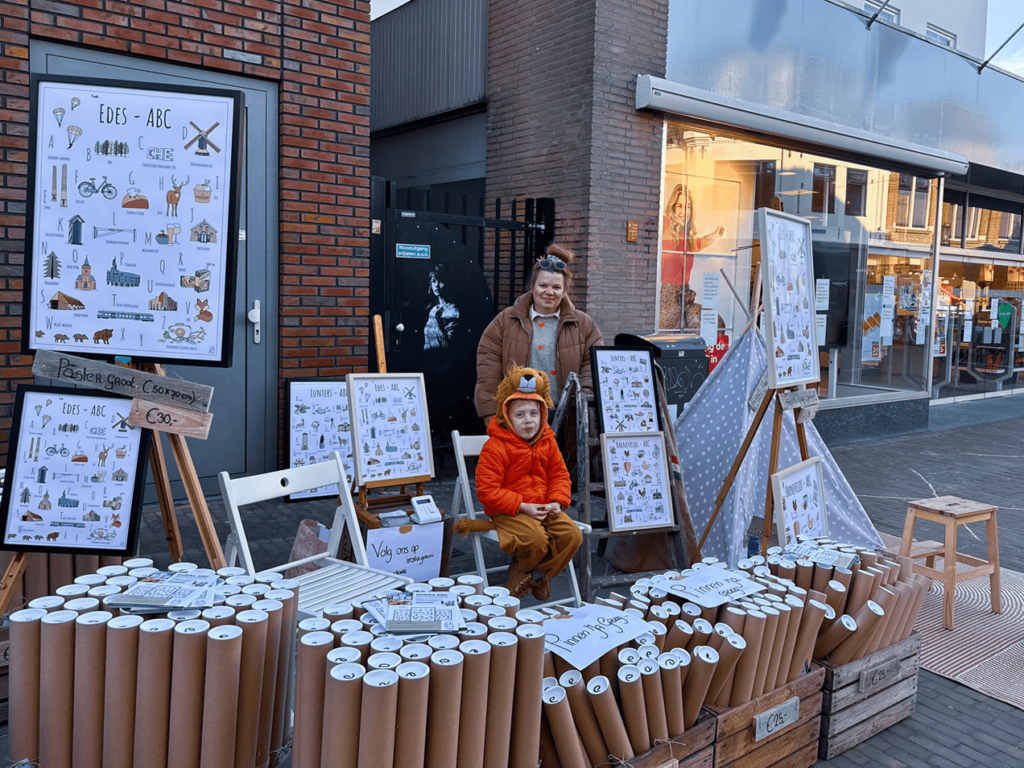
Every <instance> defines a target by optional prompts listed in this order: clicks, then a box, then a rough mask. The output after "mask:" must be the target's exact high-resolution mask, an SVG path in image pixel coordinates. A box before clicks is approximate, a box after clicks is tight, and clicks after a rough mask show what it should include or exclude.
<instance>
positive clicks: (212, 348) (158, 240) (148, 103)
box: [24, 76, 242, 366]
mask: <svg viewBox="0 0 1024 768" xmlns="http://www.w3.org/2000/svg"><path fill="white" fill-rule="evenodd" d="M241 109H242V93H241V92H240V91H224V90H209V89H187V90H183V89H181V88H179V87H177V86H176V87H174V88H171V87H169V86H161V85H147V86H145V87H137V86H135V85H132V84H126V83H121V82H118V81H111V80H93V79H85V78H55V77H51V76H45V77H39V76H33V78H32V118H31V122H30V125H31V128H30V132H31V135H30V146H31V149H32V162H31V166H30V182H29V187H30V191H29V200H30V207H29V211H28V212H29V225H30V227H31V235H30V237H31V240H30V242H31V248H30V250H29V259H28V262H29V263H28V268H27V269H26V275H27V279H26V281H25V305H26V306H25V312H24V317H25V321H24V322H25V334H24V338H25V344H26V347H27V348H28V349H29V350H35V349H52V350H57V349H67V348H68V347H73V348H74V349H75V351H76V353H79V354H93V355H102V356H104V357H110V356H113V355H127V356H131V357H133V358H135V359H137V360H147V359H150V360H153V359H158V360H160V361H167V360H182V361H186V362H188V363H190V364H194V365H220V366H226V365H230V354H231V336H232V328H233V327H234V317H233V315H234V312H233V302H234V295H235V290H234V265H235V260H236V256H237V247H238V238H237V236H236V233H237V231H238V212H237V207H238V206H237V202H236V201H237V196H238V182H237V179H238V173H239V160H238V157H239V143H240V135H241V130H240V115H241Z"/></svg>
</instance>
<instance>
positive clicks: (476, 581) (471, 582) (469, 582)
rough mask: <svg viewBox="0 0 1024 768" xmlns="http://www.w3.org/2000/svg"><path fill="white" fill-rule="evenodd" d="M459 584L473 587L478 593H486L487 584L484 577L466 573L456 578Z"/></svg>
mask: <svg viewBox="0 0 1024 768" xmlns="http://www.w3.org/2000/svg"><path fill="white" fill-rule="evenodd" d="M455 581H456V583H458V584H464V585H466V586H469V587H472V588H473V589H474V590H475V591H476V593H477V594H478V595H482V594H483V593H484V587H485V586H487V585H486V583H485V582H484V580H483V578H481V577H480V576H477V575H475V574H466V575H465V576H459V577H458V578H457V579H456V580H455Z"/></svg>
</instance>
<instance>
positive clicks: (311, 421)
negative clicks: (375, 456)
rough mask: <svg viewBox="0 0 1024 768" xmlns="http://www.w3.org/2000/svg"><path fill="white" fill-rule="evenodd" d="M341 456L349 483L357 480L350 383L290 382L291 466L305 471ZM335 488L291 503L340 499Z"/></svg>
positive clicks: (312, 492) (301, 495)
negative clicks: (355, 475) (349, 409)
mask: <svg viewBox="0 0 1024 768" xmlns="http://www.w3.org/2000/svg"><path fill="white" fill-rule="evenodd" d="M331 451H337V452H338V453H339V454H341V461H342V463H343V464H344V465H345V476H346V477H347V478H348V482H349V483H351V482H352V478H353V477H354V469H353V460H352V423H351V420H350V419H349V416H348V383H347V382H346V381H345V380H344V379H338V380H333V379H289V380H288V466H289V467H302V466H306V465H309V464H317V463H320V462H322V461H326V460H327V456H328V455H329V454H330V453H331ZM337 494H338V489H337V488H336V487H335V486H333V485H330V486H326V487H324V488H311V489H310V490H308V491H301V492H299V493H293V494H290V495H289V496H288V499H289V500H290V501H294V500H296V499H309V498H316V497H321V496H337Z"/></svg>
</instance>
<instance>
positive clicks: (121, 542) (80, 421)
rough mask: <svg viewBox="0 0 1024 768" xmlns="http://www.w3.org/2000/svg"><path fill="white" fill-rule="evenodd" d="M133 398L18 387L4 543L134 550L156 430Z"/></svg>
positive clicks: (46, 548) (1, 508) (1, 507)
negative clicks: (142, 423)
mask: <svg viewBox="0 0 1024 768" xmlns="http://www.w3.org/2000/svg"><path fill="white" fill-rule="evenodd" d="M131 404H132V401H131V399H129V398H126V397H117V396H112V395H105V394H99V393H96V392H91V391H89V390H82V389H70V388H67V387H44V386H39V385H34V384H30V385H25V386H21V387H19V388H18V394H17V397H16V398H15V405H14V424H13V426H12V427H11V443H10V450H9V452H8V454H7V475H6V481H5V483H4V489H3V499H2V500H0V519H2V520H3V543H2V545H0V548H2V549H7V550H24V551H28V552H60V553H78V554H87V555H96V554H103V555H120V556H130V555H132V554H133V553H134V552H135V543H136V541H137V539H138V535H139V520H140V517H141V510H142V498H143V493H142V490H143V483H144V482H145V478H146V466H147V465H146V458H147V456H148V454H149V443H150V438H151V436H152V432H150V431H149V430H148V429H140V428H137V427H133V426H132V425H131V424H129V423H128V422H127V418H128V411H129V410H130V409H131Z"/></svg>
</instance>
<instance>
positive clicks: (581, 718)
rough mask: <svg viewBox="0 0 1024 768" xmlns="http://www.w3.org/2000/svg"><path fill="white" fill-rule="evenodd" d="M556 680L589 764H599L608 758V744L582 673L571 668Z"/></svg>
mask: <svg viewBox="0 0 1024 768" xmlns="http://www.w3.org/2000/svg"><path fill="white" fill-rule="evenodd" d="M606 655H607V654H606ZM598 677H601V675H599V676H598ZM591 679H595V678H591ZM558 682H559V684H560V685H561V687H562V688H564V689H565V695H566V699H567V700H568V701H569V708H570V709H571V710H572V719H573V721H574V722H575V724H576V728H577V730H578V731H579V734H580V740H581V741H582V742H583V749H584V751H585V752H586V756H587V758H588V759H589V762H590V764H591V765H601V763H603V762H605V761H606V760H607V759H608V746H607V744H606V743H605V740H604V736H603V735H602V734H601V726H600V724H599V723H598V721H597V715H595V714H594V708H593V706H592V705H591V703H590V698H589V697H588V696H587V688H586V685H587V684H586V683H584V681H583V675H581V674H580V673H579V672H578V671H576V670H575V669H573V670H570V671H568V672H566V673H565V674H564V675H562V677H561V678H560V679H559V681H558ZM588 682H589V681H588Z"/></svg>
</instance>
